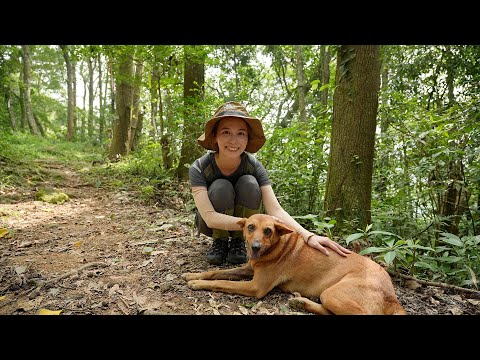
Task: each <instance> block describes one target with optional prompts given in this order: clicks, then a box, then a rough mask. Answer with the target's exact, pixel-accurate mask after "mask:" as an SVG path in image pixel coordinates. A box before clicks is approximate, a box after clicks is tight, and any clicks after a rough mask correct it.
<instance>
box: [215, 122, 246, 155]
mask: <svg viewBox="0 0 480 360" xmlns="http://www.w3.org/2000/svg"><path fill="white" fill-rule="evenodd" d="M215 141H216V142H217V144H218V151H219V152H220V153H221V154H222V155H226V156H229V157H237V156H240V155H241V154H242V153H243V152H244V151H245V148H246V147H247V144H248V126H247V123H246V122H245V120H243V119H241V118H236V117H226V118H223V119H222V120H220V121H219V122H218V126H217V131H216V134H215Z"/></svg>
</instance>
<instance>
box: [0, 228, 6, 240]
mask: <svg viewBox="0 0 480 360" xmlns="http://www.w3.org/2000/svg"><path fill="white" fill-rule="evenodd" d="M7 234H8V230H7V229H4V228H0V238H1V237H4V236H5V235H7Z"/></svg>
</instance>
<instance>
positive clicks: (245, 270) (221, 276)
mask: <svg viewBox="0 0 480 360" xmlns="http://www.w3.org/2000/svg"><path fill="white" fill-rule="evenodd" d="M239 224H240V225H242V227H243V234H244V237H245V241H246V246H247V253H248V257H249V260H248V262H247V263H246V264H245V265H243V266H241V267H236V268H233V269H224V270H213V271H206V272H201V273H184V274H183V275H182V277H183V278H184V279H185V280H186V281H188V286H189V287H190V288H191V289H194V290H210V291H221V292H225V293H231V294H240V295H245V296H251V297H256V298H257V299H260V298H262V297H264V296H265V295H266V294H268V292H270V291H271V290H272V289H273V288H275V287H278V288H279V289H281V290H282V291H285V292H289V293H293V294H295V297H293V298H291V299H290V300H289V305H290V306H291V307H295V308H300V309H303V310H306V311H309V312H312V313H315V314H319V315H328V314H384V315H391V314H402V315H405V314H406V312H405V310H404V309H403V307H402V306H401V305H400V303H399V301H398V299H397V296H396V294H395V290H394V288H393V284H392V281H391V278H390V276H389V275H388V273H387V272H386V271H385V270H384V269H383V268H382V267H381V266H380V265H379V264H377V263H376V262H374V261H373V260H371V259H369V258H367V257H365V256H361V255H358V254H356V253H351V254H348V255H347V256H346V257H342V256H340V255H339V254H337V253H336V252H334V251H330V255H329V256H326V255H324V254H322V253H321V252H320V251H319V250H317V249H314V248H312V247H311V246H308V245H307V244H305V242H304V241H303V238H302V237H300V236H299V235H298V234H297V233H296V232H295V231H294V230H292V229H291V228H289V227H288V226H287V225H285V224H283V223H280V222H278V221H275V218H273V217H271V216H268V215H263V214H256V215H252V216H251V217H249V218H248V219H243V220H240V221H239ZM309 298H320V302H321V303H317V302H314V301H312V300H310V299H309Z"/></svg>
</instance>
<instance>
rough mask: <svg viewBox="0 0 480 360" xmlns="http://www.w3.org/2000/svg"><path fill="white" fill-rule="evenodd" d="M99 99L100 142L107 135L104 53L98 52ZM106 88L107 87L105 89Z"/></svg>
mask: <svg viewBox="0 0 480 360" xmlns="http://www.w3.org/2000/svg"><path fill="white" fill-rule="evenodd" d="M97 61H98V100H99V107H100V109H99V112H100V114H99V119H98V140H99V141H100V144H101V143H102V142H103V139H104V137H105V111H104V109H103V81H102V76H103V72H102V55H101V54H98V59H97ZM105 90H106V89H105Z"/></svg>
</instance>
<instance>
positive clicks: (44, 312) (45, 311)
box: [37, 309, 62, 315]
mask: <svg viewBox="0 0 480 360" xmlns="http://www.w3.org/2000/svg"><path fill="white" fill-rule="evenodd" d="M61 312H62V310H48V309H40V310H38V311H37V315H60V313H61Z"/></svg>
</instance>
